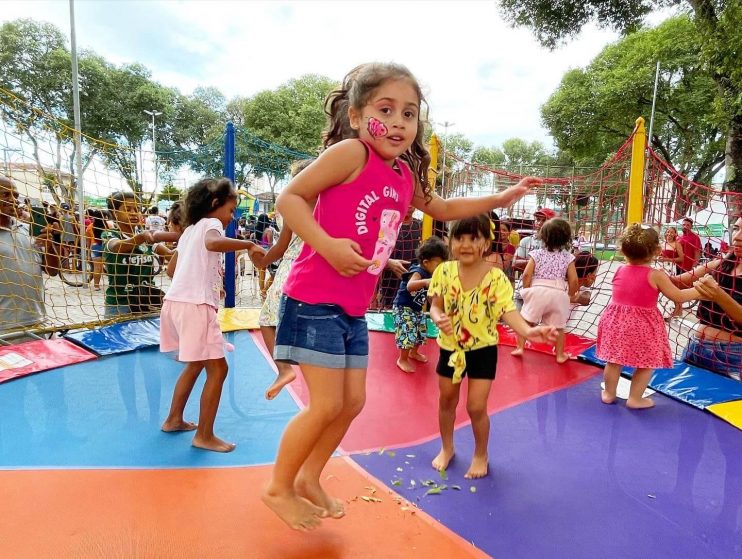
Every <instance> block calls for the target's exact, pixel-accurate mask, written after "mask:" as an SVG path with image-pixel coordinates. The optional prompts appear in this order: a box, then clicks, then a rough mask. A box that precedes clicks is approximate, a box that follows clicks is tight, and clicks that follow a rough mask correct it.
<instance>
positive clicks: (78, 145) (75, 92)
mask: <svg viewBox="0 0 742 559" xmlns="http://www.w3.org/2000/svg"><path fill="white" fill-rule="evenodd" d="M70 43H71V47H72V52H71V55H72V107H73V111H74V116H75V167H76V175H77V204H78V212H79V216H78V219H79V224H78V230H79V232H80V260H81V265H82V277H83V278H85V277H86V275H87V270H88V260H87V259H88V255H87V236H86V235H85V187H84V184H83V178H82V141H81V137H80V135H81V126H82V125H81V123H80V83H79V75H78V68H77V36H76V34H75V0H70ZM91 278H92V276H91Z"/></svg>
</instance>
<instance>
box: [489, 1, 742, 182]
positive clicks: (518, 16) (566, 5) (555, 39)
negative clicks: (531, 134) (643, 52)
mask: <svg viewBox="0 0 742 559" xmlns="http://www.w3.org/2000/svg"><path fill="white" fill-rule="evenodd" d="M500 5H501V8H502V11H503V13H504V15H505V17H506V18H507V19H509V20H510V21H511V22H512V23H513V24H514V25H520V26H526V27H529V28H530V29H531V30H532V31H533V32H534V34H535V35H536V38H537V39H538V40H539V41H540V42H541V44H543V45H544V46H546V47H548V48H554V47H555V46H557V45H558V44H559V43H561V42H563V41H564V40H566V39H568V38H570V37H573V36H575V35H576V34H577V33H579V31H580V30H581V29H582V27H584V25H586V24H587V23H589V22H597V23H598V25H600V26H602V27H608V28H611V29H615V30H617V31H619V32H621V33H623V34H628V33H630V32H632V31H635V30H636V29H637V28H638V27H639V26H640V24H641V22H642V20H643V18H644V17H645V16H646V15H647V14H648V13H650V12H651V11H652V10H656V9H659V8H663V7H666V6H679V7H681V8H682V9H685V10H687V11H688V13H690V14H692V17H691V21H692V22H693V25H694V26H695V27H696V29H697V31H698V34H697V37H698V40H699V46H700V55H699V62H701V63H703V65H704V68H705V71H706V73H707V76H708V77H710V78H711V79H712V80H713V81H714V83H715V84H716V87H717V90H718V92H717V95H716V96H715V97H714V99H713V106H714V108H715V111H716V118H715V119H714V120H715V122H713V123H711V124H713V125H716V126H719V127H720V129H721V130H723V131H724V133H725V134H726V161H725V166H726V173H727V176H726V185H725V189H726V190H730V191H733V192H740V193H742V53H741V52H740V51H741V50H742V49H740V45H741V44H742V2H739V1H738V0H734V1H729V0H613V1H611V2H605V1H604V0H587V1H584V2H552V1H550V0H502V1H501V2H500ZM654 58H656V57H652V59H654ZM573 78H574V77H573ZM574 79H576V78H574ZM685 85H687V86H688V87H693V86H694V85H695V84H693V83H688V84H685ZM699 136H700V133H699Z"/></svg>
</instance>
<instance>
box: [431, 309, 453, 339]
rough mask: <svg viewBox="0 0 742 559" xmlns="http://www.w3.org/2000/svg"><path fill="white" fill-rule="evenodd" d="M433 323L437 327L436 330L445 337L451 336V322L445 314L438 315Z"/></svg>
mask: <svg viewBox="0 0 742 559" xmlns="http://www.w3.org/2000/svg"><path fill="white" fill-rule="evenodd" d="M434 322H435V325H436V326H437V327H438V330H440V331H441V332H443V333H444V334H446V335H447V336H453V323H452V322H451V317H449V316H448V315H447V314H441V315H438V317H437V318H436V319H435V320H434Z"/></svg>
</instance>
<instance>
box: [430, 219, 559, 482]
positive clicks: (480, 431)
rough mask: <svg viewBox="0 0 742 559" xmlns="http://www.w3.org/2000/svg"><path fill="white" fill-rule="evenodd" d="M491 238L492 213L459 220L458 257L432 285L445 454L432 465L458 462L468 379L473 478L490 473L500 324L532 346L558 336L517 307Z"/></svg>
mask: <svg viewBox="0 0 742 559" xmlns="http://www.w3.org/2000/svg"><path fill="white" fill-rule="evenodd" d="M491 235H492V230H491V225H490V220H489V218H488V217H487V216H486V215H480V216H476V217H470V218H466V219H461V220H459V221H455V222H454V223H453V224H452V225H451V230H450V234H449V239H450V241H449V242H450V248H451V255H452V258H453V259H452V260H450V261H448V262H444V263H443V264H441V265H440V266H438V268H437V269H436V270H435V272H434V273H433V278H432V280H431V283H430V287H429V288H428V296H429V297H430V300H431V303H430V318H431V319H432V320H433V322H435V324H436V325H437V326H438V329H439V333H438V345H439V346H440V359H439V360H438V366H437V367H436V372H437V373H438V387H439V390H440V399H439V406H438V424H439V427H440V431H441V451H440V452H439V453H438V456H436V457H435V459H434V460H433V468H435V469H436V470H439V471H441V470H445V469H446V468H447V467H448V464H449V462H450V461H451V459H452V458H453V457H454V446H453V431H454V421H455V418H456V406H457V404H458V402H459V392H460V389H461V380H462V378H463V377H464V376H467V377H469V389H468V394H467V403H466V410H467V412H468V413H469V418H470V419H471V426H472V430H473V432H474V456H473V457H472V461H471V465H470V466H469V470H468V471H467V472H466V475H465V476H464V477H466V478H468V479H473V478H480V477H484V476H486V475H487V470H488V455H487V441H488V438H489V429H490V424H489V417H488V415H487V399H488V397H489V393H490V388H491V387H492V381H493V380H494V379H495V370H496V367H497V342H498V341H499V336H498V332H497V322H498V321H499V320H500V318H501V317H502V318H503V319H504V320H505V322H506V323H507V324H508V325H509V326H510V327H511V328H512V329H513V330H515V332H516V333H517V334H519V335H521V336H523V337H525V338H528V339H529V340H533V341H540V342H547V343H554V341H555V340H556V333H557V332H556V329H555V328H554V327H552V326H535V327H534V326H530V325H529V324H528V323H527V322H526V321H525V320H524V319H523V317H522V316H521V315H520V313H518V311H517V310H516V309H515V303H514V302H513V287H512V285H511V283H510V281H509V280H508V278H507V277H506V276H505V274H504V273H503V272H502V270H500V269H499V268H492V267H491V266H490V265H489V264H488V263H487V261H486V260H485V257H486V256H487V254H488V252H489V249H490V246H491Z"/></svg>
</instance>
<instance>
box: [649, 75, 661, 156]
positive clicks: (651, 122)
mask: <svg viewBox="0 0 742 559" xmlns="http://www.w3.org/2000/svg"><path fill="white" fill-rule="evenodd" d="M659 83H660V61H659V60H658V61H657V71H656V72H655V74H654V94H653V95H652V114H651V115H649V133H648V134H647V143H648V144H651V143H652V129H653V128H654V108H655V106H656V105H657V86H658V85H659Z"/></svg>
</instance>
